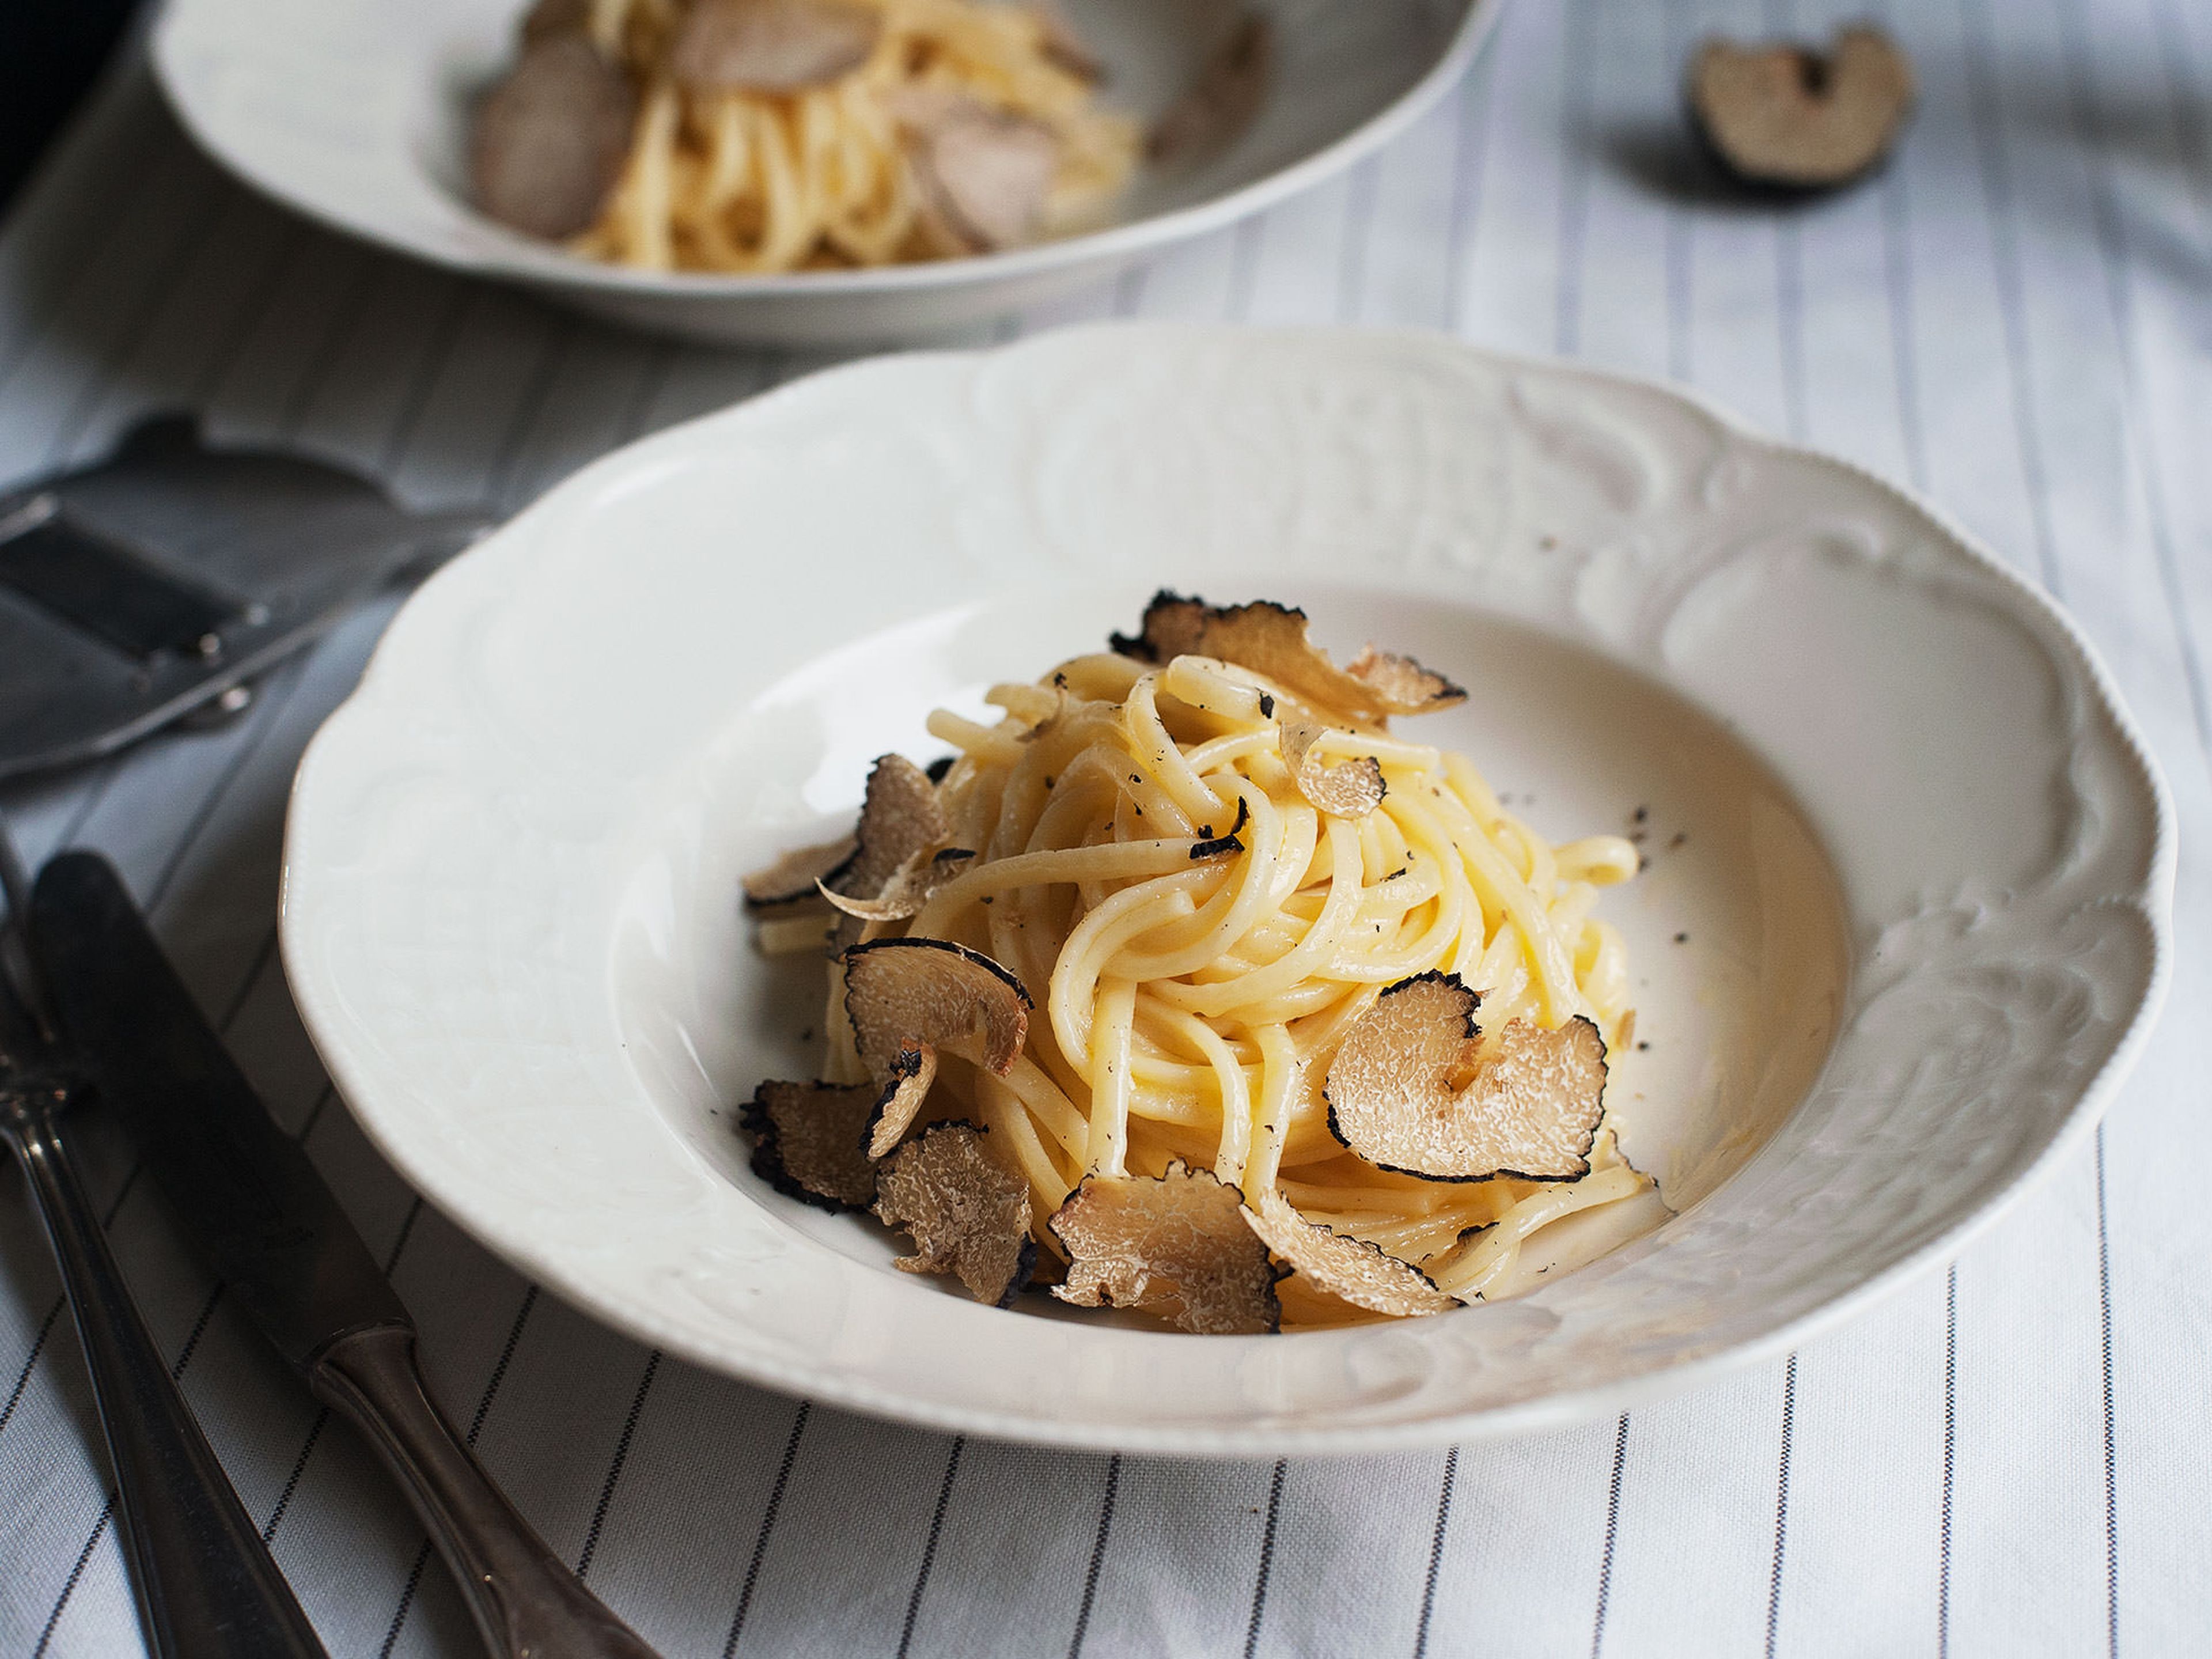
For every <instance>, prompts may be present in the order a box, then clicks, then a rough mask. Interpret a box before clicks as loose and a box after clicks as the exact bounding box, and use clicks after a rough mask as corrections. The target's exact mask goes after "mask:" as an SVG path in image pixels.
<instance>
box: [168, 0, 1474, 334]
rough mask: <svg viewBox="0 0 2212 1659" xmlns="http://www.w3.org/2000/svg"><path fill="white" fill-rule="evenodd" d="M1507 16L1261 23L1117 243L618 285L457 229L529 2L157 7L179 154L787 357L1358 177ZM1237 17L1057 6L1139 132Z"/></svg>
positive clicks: (389, 230) (496, 232)
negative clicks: (494, 96) (1258, 48)
mask: <svg viewBox="0 0 2212 1659" xmlns="http://www.w3.org/2000/svg"><path fill="white" fill-rule="evenodd" d="M1502 3H1503V0H1262V3H1261V5H1260V7H1259V9H1260V10H1261V11H1262V12H1263V13H1264V14H1265V15H1266V16H1267V19H1268V20H1269V21H1270V23H1271V24H1272V31H1273V39H1274V41H1275V48H1274V67H1273V73H1272V76H1271V78H1270V81H1269V83H1268V88H1267V94H1266V95H1265V98H1264V100H1263V102H1262V103H1261V106H1260V108H1259V111H1258V112H1257V115H1256V117H1255V118H1254V119H1253V120H1252V122H1251V124H1250V125H1249V126H1248V127H1246V128H1245V129H1244V130H1243V131H1242V133H1241V134H1240V135H1239V136H1238V137H1236V139H1235V141H1234V142H1233V143H1231V144H1230V145H1229V146H1228V147H1227V148H1226V149H1222V150H1220V151H1219V152H1218V153H1216V154H1211V155H1206V156H1205V157H1204V158H1203V159H1202V160H1200V161H1194V163H1193V164H1191V165H1188V166H1183V167H1172V168H1168V169H1164V170H1159V171H1153V170H1149V169H1140V171H1139V175H1138V177H1137V179H1136V181H1135V182H1134V184H1133V186H1132V187H1131V189H1130V190H1129V191H1128V192H1127V195H1126V197H1124V198H1123V199H1122V201H1121V204H1120V207H1119V209H1118V210H1117V212H1116V215H1115V218H1114V220H1113V222H1110V223H1109V224H1107V225H1105V226H1104V227H1103V228H1099V229H1097V230H1095V231H1092V232H1090V233H1088V234H1083V235H1078V236H1071V237H1068V238H1066V239H1063V240H1055V241H1048V242H1042V243H1038V244H1036V245H1033V246H1022V247H1015V248H1010V249H1007V250H1006V251H1003V252H995V253H990V254H986V255H982V256H979V257H976V258H959V259H942V260H934V261H930V262H927V263H924V264H898V265H886V266H880V267H876V268H872V269H865V270H799V271H795V272H792V273H789V274H787V275H763V276H720V275H706V274H696V273H690V272H683V271H658V270H633V269H629V268H625V267H621V266H616V265H610V264H599V263H596V262H594V261H592V260H589V259H586V258H579V257H577V256H574V255H572V254H570V253H568V252H565V251H563V250H562V248H560V247H558V246H555V245H553V244H551V243H548V242H541V241H537V240H532V239H531V238H529V237H526V236H523V235H521V234H518V233H516V232H513V231H511V230H509V229H507V228H505V227H503V226H501V225H499V224H495V223H494V222H492V221H491V220H489V219H488V218H486V217H484V216H483V215H482V214H480V213H478V212H477V211H476V210H475V209H474V208H473V207H471V204H470V202H469V199H468V188H467V185H466V182H465V180H466V172H467V169H466V166H465V160H464V158H465V154H466V149H467V125H468V121H469V118H470V114H469V112H470V109H471V104H472V101H473V99H474V97H475V95H476V94H477V92H478V91H479V90H480V89H481V88H483V85H484V84H485V83H486V82H488V81H489V80H490V79H491V78H492V77H493V76H495V75H496V74H498V73H499V72H500V70H501V68H502V66H503V65H505V64H507V63H508V62H509V61H510V60H511V59H512V57H513V52H514V25H515V21H516V19H517V18H518V17H519V16H520V14H521V13H522V12H523V11H524V9H526V0H316V3H313V4H310V5H301V4H298V3H295V0H173V3H172V4H171V5H170V6H169V7H168V8H167V10H166V11H165V12H164V14H163V15H162V18H161V23H160V25H159V27H158V28H157V30H156V32H155V40H154V64H155V72H156V74H157V76H158V77H159V79H160V82H161V87H162V89H163V91H164V92H165V93H166V94H167V96H168V99H169V102H170V103H171V105H172V106H173V107H174V108H175V110H176V112H177V113H178V115H179V118H181V119H182V120H183V122H184V124H185V127H186V128H187V130H188V131H190V132H191V135H192V136H193V137H194V138H195V139H197V141H198V142H199V143H200V144H201V145H202V147H203V148H204V149H206V150H207V151H208V152H209V153H210V155H214V156H215V157H216V159H217V160H218V161H221V162H222V164H223V165H224V166H226V167H228V168H230V169H231V171H233V172H234V173H237V174H238V175H239V176H240V178H242V179H245V180H246V182H247V183H249V184H251V185H254V186H255V187H257V188H258V189H260V190H262V191H266V192H267V193H268V194H269V195H270V196H272V197H276V199H277V200H278V201H280V202H283V203H284V204H286V205H288V206H289V207H291V208H294V209H295V210H298V211H300V212H302V213H305V214H307V216H310V217H311V218H314V219H317V220H319V221H321V222H323V223H325V224H327V225H330V226H332V227H334V228H337V229H339V230H343V231H346V232H348V233H350V234H354V235H356V236H360V237H362V238H363V239H364V240H368V241H371V242H374V243H377V244H379V245H380V246H384V247H387V248H390V249H392V251H394V252H399V253H404V254H406V255H408V256H410V257H411V258H419V259H425V260H428V261H429V262H430V263H432V264H439V265H443V266H446V267H447V268H448V269H451V270H460V271H465V272H469V273H471V274H473V275H477V276H489V277H495V278H497V279H499V280H501V281H507V282H513V283H520V284H522V285H524V286H526V287H528V288H531V289H535V290H536V291H538V292H539V293H541V294H544V295H546V296H547V297H549V298H551V299H554V300H556V301H560V302H562V303H563V304H567V305H572V306H574V307H578V308H580V309H582V310H585V311H587V312H590V313H593V314H595V315H599V316H602V317H607V318H611V319H614V320H616V321H618V322H623V323H628V324H632V325H636V326H638V327H641V328H647V329H651V330H654V331H660V332H664V333H670V334H679V335H688V336H692V337H698V338H703V339H718V340H750V341H758V342H764V343H775V344H783V345H831V346H836V345H857V344H866V343H890V342H894V341H902V340H914V339H925V338H929V337H943V336H944V335H945V333H946V332H947V331H951V330H954V329H957V328H958V327H960V326H961V325H967V324H972V323H975V322H976V321H978V320H979V319H986V318H989V317H994V316H999V315H1003V314H1005V313H1009V312H1012V311H1013V310H1015V309H1017V308H1018V307H1023V306H1025V305H1030V304H1033V303H1036V302H1037V301H1042V300H1045V299H1048V298H1050V297H1051V296H1053V295H1057V294H1060V293H1064V292H1066V291H1067V290H1069V289H1074V288H1077V287H1079V286H1081V285H1083V284H1085V283H1095V282H1097V281H1100V280H1102V279H1103V278H1105V277H1108V276H1111V275H1112V274H1113V273H1114V272H1115V271H1116V270H1120V269H1121V268H1123V267H1125V266H1127V265H1128V264H1132V263H1133V262H1134V261H1136V260H1138V259H1139V258H1143V257H1145V256H1146V255H1147V254H1150V253H1152V252H1157V251H1158V250H1159V249H1161V248H1164V247H1166V246H1170V245H1171V244H1173V243H1176V242H1178V241H1181V240H1185V239H1187V238H1189V237H1192V236H1195V235H1198V234H1202V233H1204V232H1206V231H1209V230H1214V229H1218V228H1220V227H1222V226H1224V225H1226V224H1229V223H1231V222H1234V221H1235V220H1237V219H1239V218H1241V217H1243V216H1245V215H1247V214H1250V213H1255V212H1257V211H1258V210H1261V209H1262V208H1264V207H1267V205H1269V204H1272V203H1273V202H1276V201H1279V200H1280V199H1282V198H1283V197H1285V196H1286V195H1289V194H1291V193H1292V192H1293V191H1298V190H1301V189H1304V188H1305V187H1307V186H1309V185H1313V184H1316V183H1318V182H1319V181H1320V180H1322V179H1325V178H1327V177H1328V176H1330V175H1331V174H1333V173H1336V172H1338V171H1340V170H1341V169H1343V168H1345V167H1349V166H1351V165H1352V162H1354V161H1357V160H1358V158H1359V157H1361V156H1362V155H1366V154H1368V153H1369V152H1370V151H1371V150H1373V149H1375V148H1376V147H1377V146H1378V145H1380V144H1383V143H1385V142H1387V141H1388V140H1389V138H1390V137H1393V136H1394V135H1395V134H1396V133H1398V132H1400V131H1402V130H1403V129H1404V128H1405V127H1406V125H1407V124H1408V123H1410V122H1411V121H1413V119H1414V118H1416V117H1417V116H1419V114H1420V113H1421V112H1423V111H1424V110H1425V109H1427V108H1428V107H1429V106H1431V105H1432V104H1433V103H1434V102H1435V101H1436V100H1437V99H1438V98H1440V97H1441V96H1442V95H1443V93H1444V92H1445V90H1446V89H1447V88H1449V87H1450V86H1451V85H1453V84H1454V83H1455V82H1456V81H1457V79H1458V77H1459V76H1460V75H1461V74H1462V72H1463V71H1464V70H1466V69H1467V67H1468V64H1470V63H1472V62H1473V61H1474V57H1475V54H1476V52H1478V51H1479V50H1480V47H1481V46H1482V44H1483V42H1484V41H1485V40H1486V39H1487V38H1488V36H1489V34H1490V33H1491V30H1492V26H1493V24H1494V23H1495V21H1496V19H1497V15H1498V8H1499V7H1500V5H1501V4H1502ZM1242 11H1243V4H1242V3H1241V0H1068V3H1067V5H1066V15H1067V16H1068V17H1069V19H1070V20H1071V21H1072V22H1073V24H1074V26H1075V27H1076V28H1077V30H1078V32H1079V34H1080V36H1081V38H1082V39H1083V40H1084V41H1085V43H1086V46H1087V47H1088V48H1089V49H1091V50H1092V51H1094V52H1096V54H1097V57H1098V58H1099V59H1100V60H1101V61H1102V62H1103V64H1104V66H1105V70H1106V79H1105V83H1104V86H1105V92H1104V96H1105V97H1106V99H1107V100H1108V101H1109V102H1110V103H1112V104H1113V105H1115V106H1116V107H1119V108H1121V109H1123V110H1125V111H1127V112H1130V113H1133V114H1134V115H1137V116H1139V117H1140V118H1152V117H1153V116H1156V115H1158V113H1159V112H1162V111H1163V110H1164V109H1165V108H1167V107H1168V106H1170V105H1171V104H1172V103H1173V102H1174V100H1176V97H1177V96H1178V95H1179V94H1181V92H1182V89H1183V88H1184V87H1185V86H1186V85H1187V84H1188V82H1189V80H1190V79H1191V77H1192V76H1194V74H1195V72H1196V71H1197V70H1198V68H1199V66H1200V64H1202V63H1203V62H1204V60H1205V58H1206V53H1207V52H1208V51H1209V50H1210V49H1211V48H1212V47H1213V46H1218V44H1219V42H1220V41H1221V40H1222V39H1223V38H1224V36H1225V33H1227V32H1229V31H1231V29H1233V27H1234V26H1235V21H1236V19H1237V15H1239V14H1240V13H1241V12H1242Z"/></svg>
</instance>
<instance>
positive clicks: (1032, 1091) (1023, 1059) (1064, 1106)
mask: <svg viewBox="0 0 2212 1659" xmlns="http://www.w3.org/2000/svg"><path fill="white" fill-rule="evenodd" d="M995 1081H997V1082H998V1083H999V1084H1000V1085H1001V1086H1003V1087H1005V1088H1007V1089H1010V1090H1012V1091H1013V1092H1014V1094H1015V1095H1017V1096H1018V1097H1019V1098H1020V1100H1021V1103H1022V1105H1023V1107H1024V1109H1025V1110H1026V1111H1027V1112H1028V1113H1029V1115H1030V1116H1031V1117H1032V1118H1034V1119H1036V1121H1037V1123H1038V1125H1039V1126H1040V1127H1042V1129H1043V1130H1044V1133H1046V1134H1048V1135H1049V1136H1050V1137H1051V1138H1052V1140H1053V1143H1054V1145H1055V1146H1058V1147H1059V1148H1060V1156H1061V1157H1062V1158H1065V1159H1066V1161H1067V1163H1068V1164H1071V1165H1072V1166H1073V1167H1074V1168H1075V1169H1078V1170H1080V1169H1081V1168H1082V1167H1083V1157H1084V1153H1085V1150H1086V1149H1087V1147H1088V1145H1089V1142H1090V1138H1091V1125H1090V1122H1089V1121H1088V1120H1087V1119H1086V1118H1085V1116H1084V1115H1083V1113H1082V1112H1081V1111H1080V1110H1079V1109H1078V1108H1077V1107H1076V1105H1075V1103H1074V1102H1073V1101H1072V1100H1070V1099H1069V1098H1068V1097H1067V1096H1066V1094H1065V1093H1063V1092H1062V1091H1061V1090H1060V1085H1058V1084H1056V1083H1054V1081H1053V1080H1052V1079H1051V1078H1049V1077H1048V1076H1047V1075H1046V1074H1045V1072H1044V1070H1043V1068H1042V1067H1041V1066H1038V1065H1037V1063H1036V1061H1035V1060H1031V1059H1030V1057H1029V1056H1028V1055H1027V1054H1017V1055H1015V1056H1014V1063H1013V1066H1012V1069H1011V1070H1010V1071H1008V1072H1007V1073H1006V1076H1005V1077H1003V1078H1000V1079H995Z"/></svg>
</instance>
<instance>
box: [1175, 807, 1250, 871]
mask: <svg viewBox="0 0 2212 1659" xmlns="http://www.w3.org/2000/svg"><path fill="white" fill-rule="evenodd" d="M1251 820H1252V809H1251V807H1250V806H1249V805H1247V804H1246V802H1245V799H1244V797H1243V796H1242V795H1239V796H1238V797H1237V822H1236V823H1232V824H1231V825H1230V826H1229V833H1228V834H1227V835H1225V836H1217V835H1214V834H1212V833H1211V831H1212V825H1211V824H1203V825H1200V829H1199V836H1200V840H1199V842H1197V844H1196V845H1194V847H1192V848H1191V849H1190V856H1191V859H1192V860H1193V861H1194V862H1201V861H1203V860H1206V859H1218V858H1219V857H1221V856H1222V855H1223V854H1228V853H1241V852H1243V850H1244V842H1243V836H1242V831H1243V828H1244V826H1245V825H1246V824H1247V823H1250V822H1251Z"/></svg>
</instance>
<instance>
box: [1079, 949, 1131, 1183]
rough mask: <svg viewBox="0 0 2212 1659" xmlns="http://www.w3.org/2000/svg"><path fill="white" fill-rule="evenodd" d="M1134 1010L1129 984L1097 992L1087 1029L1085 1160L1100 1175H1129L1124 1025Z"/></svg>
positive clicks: (1118, 982) (1115, 983)
mask: <svg viewBox="0 0 2212 1659" xmlns="http://www.w3.org/2000/svg"><path fill="white" fill-rule="evenodd" d="M1136 1008H1137V987H1136V982H1135V981H1133V980H1126V979H1109V980H1107V981H1103V983H1102V984H1101V985H1100V986H1099V987H1098V1002H1097V1014H1096V1017H1095V1018H1094V1019H1093V1022H1092V1024H1091V1146H1090V1153H1089V1156H1088V1158H1086V1159H1085V1162H1086V1163H1087V1164H1089V1166H1090V1167H1091V1170H1094V1171H1095V1172H1097V1174H1100V1175H1107V1176H1118V1175H1126V1174H1127V1173H1128V1158H1129V1023H1130V1020H1131V1018H1132V1017H1133V1015H1134V1014H1135V1012H1136Z"/></svg>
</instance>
